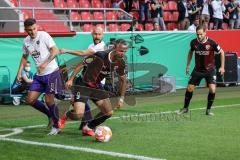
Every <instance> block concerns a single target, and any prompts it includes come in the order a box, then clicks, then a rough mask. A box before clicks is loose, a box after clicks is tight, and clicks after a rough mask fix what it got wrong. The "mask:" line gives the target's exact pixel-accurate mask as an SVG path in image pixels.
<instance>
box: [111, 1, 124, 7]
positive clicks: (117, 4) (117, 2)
mask: <svg viewBox="0 0 240 160" xmlns="http://www.w3.org/2000/svg"><path fill="white" fill-rule="evenodd" d="M121 3H123V0H112V6H113V8H120V4H121Z"/></svg>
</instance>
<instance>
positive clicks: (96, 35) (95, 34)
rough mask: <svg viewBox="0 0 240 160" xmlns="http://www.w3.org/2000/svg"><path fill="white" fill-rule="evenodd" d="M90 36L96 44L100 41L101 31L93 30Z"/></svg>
mask: <svg viewBox="0 0 240 160" xmlns="http://www.w3.org/2000/svg"><path fill="white" fill-rule="evenodd" d="M92 37H93V42H94V44H98V43H100V42H101V41H102V38H103V32H102V31H101V30H95V31H93V33H92Z"/></svg>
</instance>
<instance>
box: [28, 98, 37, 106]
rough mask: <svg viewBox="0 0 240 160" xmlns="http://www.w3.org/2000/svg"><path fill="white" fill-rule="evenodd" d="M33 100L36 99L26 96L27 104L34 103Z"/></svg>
mask: <svg viewBox="0 0 240 160" xmlns="http://www.w3.org/2000/svg"><path fill="white" fill-rule="evenodd" d="M35 102H36V100H35V99H32V98H29V97H28V98H27V101H26V103H27V104H28V105H31V106H32V105H34V104H35Z"/></svg>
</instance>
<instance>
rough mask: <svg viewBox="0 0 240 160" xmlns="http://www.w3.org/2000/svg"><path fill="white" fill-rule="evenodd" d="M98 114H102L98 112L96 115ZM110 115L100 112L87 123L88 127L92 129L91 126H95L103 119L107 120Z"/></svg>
mask: <svg viewBox="0 0 240 160" xmlns="http://www.w3.org/2000/svg"><path fill="white" fill-rule="evenodd" d="M100 114H102V113H99V114H98V115H100ZM110 117H111V116H108V115H104V114H102V116H97V117H96V118H94V119H93V120H92V121H90V122H89V123H88V127H89V128H91V129H93V128H95V127H97V126H98V125H99V124H102V123H103V122H104V121H105V120H107V119H108V118H110Z"/></svg>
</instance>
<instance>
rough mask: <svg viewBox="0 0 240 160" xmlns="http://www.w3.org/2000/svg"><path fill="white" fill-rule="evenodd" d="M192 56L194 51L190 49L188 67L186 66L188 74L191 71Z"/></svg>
mask: <svg viewBox="0 0 240 160" xmlns="http://www.w3.org/2000/svg"><path fill="white" fill-rule="evenodd" d="M192 55H193V51H192V50H191V49H190V50H189V52H188V56H187V66H186V74H187V75H188V74H189V69H190V63H191V60H192Z"/></svg>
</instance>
